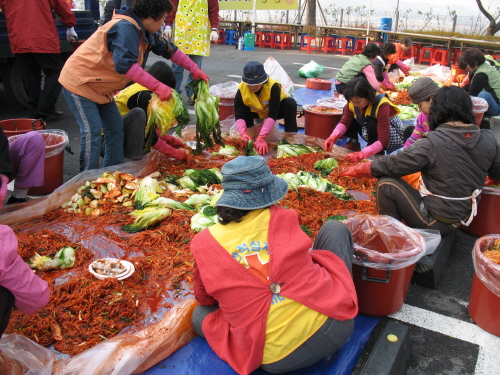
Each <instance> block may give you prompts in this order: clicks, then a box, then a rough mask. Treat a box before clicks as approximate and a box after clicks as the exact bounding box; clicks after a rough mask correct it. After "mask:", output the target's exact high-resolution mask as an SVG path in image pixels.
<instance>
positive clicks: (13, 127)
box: [0, 118, 45, 138]
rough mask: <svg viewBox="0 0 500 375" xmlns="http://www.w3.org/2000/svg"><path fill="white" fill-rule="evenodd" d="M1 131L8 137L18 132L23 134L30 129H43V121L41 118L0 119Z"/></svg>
mask: <svg viewBox="0 0 500 375" xmlns="http://www.w3.org/2000/svg"><path fill="white" fill-rule="evenodd" d="M0 126H1V127H2V129H3V132H4V133H5V135H6V136H7V138H8V137H10V136H13V135H18V134H24V133H27V132H29V131H32V130H42V129H45V122H44V121H43V120H42V119H38V120H35V119H30V118H15V119H10V120H3V121H0Z"/></svg>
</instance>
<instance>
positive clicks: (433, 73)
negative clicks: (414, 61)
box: [420, 64, 453, 84]
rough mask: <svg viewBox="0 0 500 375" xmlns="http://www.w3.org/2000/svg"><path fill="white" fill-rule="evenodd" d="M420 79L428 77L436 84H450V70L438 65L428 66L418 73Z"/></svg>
mask: <svg viewBox="0 0 500 375" xmlns="http://www.w3.org/2000/svg"><path fill="white" fill-rule="evenodd" d="M420 75H421V76H422V77H430V78H432V79H433V80H434V81H436V82H440V83H446V84H451V82H452V80H453V78H452V76H451V69H450V68H449V67H447V66H441V65H439V64H436V65H432V66H429V67H428V68H426V69H423V70H421V71H420Z"/></svg>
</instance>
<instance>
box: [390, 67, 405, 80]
mask: <svg viewBox="0 0 500 375" xmlns="http://www.w3.org/2000/svg"><path fill="white" fill-rule="evenodd" d="M387 75H388V76H389V80H390V81H391V82H392V83H398V81H399V78H401V77H404V76H405V75H404V73H403V72H401V70H399V69H394V70H393V71H391V72H389V73H387Z"/></svg>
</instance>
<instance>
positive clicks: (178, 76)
mask: <svg viewBox="0 0 500 375" xmlns="http://www.w3.org/2000/svg"><path fill="white" fill-rule="evenodd" d="M188 57H189V58H190V59H191V60H193V62H194V63H195V64H196V65H198V68H200V69H201V62H202V60H203V56H198V55H188ZM172 70H173V71H174V74H175V89H176V90H177V92H178V93H179V94H180V93H182V90H181V85H182V79H183V78H184V68H183V67H182V66H180V65H177V64H174V63H172ZM192 80H193V76H192V75H191V73H189V76H188V79H187V81H186V85H185V86H184V89H185V90H186V95H187V97H188V98H190V97H192V96H193V90H191V89H190V88H189V86H188V85H189V83H190V82H191V81H192Z"/></svg>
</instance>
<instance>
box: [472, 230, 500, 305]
mask: <svg viewBox="0 0 500 375" xmlns="http://www.w3.org/2000/svg"><path fill="white" fill-rule="evenodd" d="M498 239H500V235H499V234H490V235H487V236H483V237H479V238H478V239H477V240H476V242H475V243H474V249H472V261H473V263H474V270H475V271H476V275H477V277H478V278H479V280H481V281H482V282H483V284H484V285H485V286H486V287H487V288H488V289H489V290H490V291H491V292H492V293H494V294H495V295H496V296H497V297H499V298H500V264H497V263H495V262H493V261H491V260H490V259H488V258H486V256H484V255H483V251H485V250H488V249H489V248H490V247H492V246H493V245H494V243H495V241H496V240H498Z"/></svg>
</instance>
